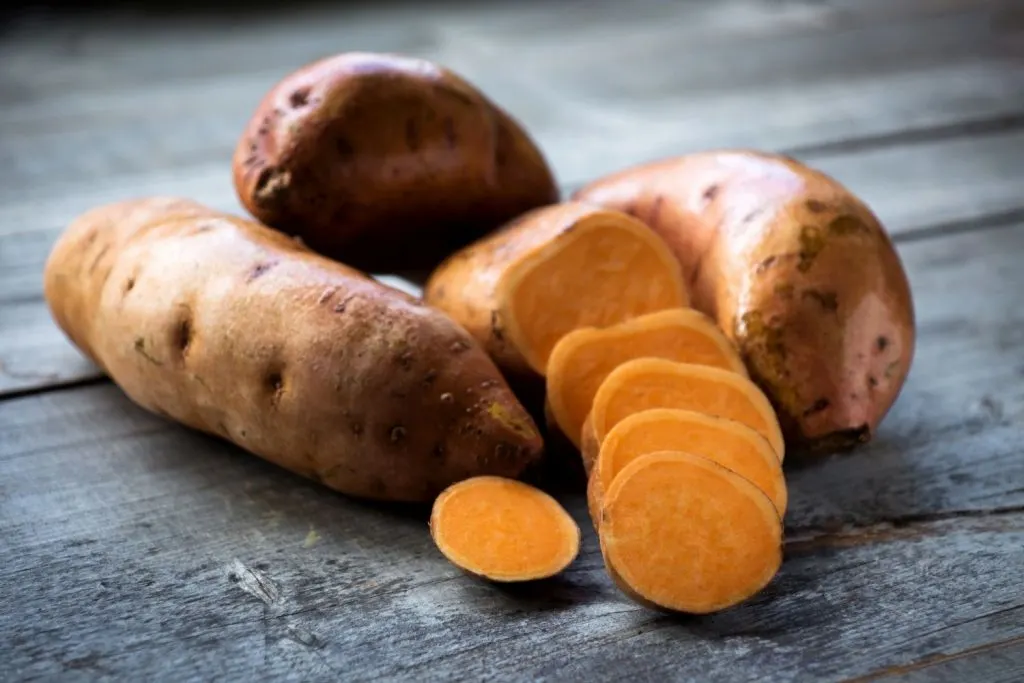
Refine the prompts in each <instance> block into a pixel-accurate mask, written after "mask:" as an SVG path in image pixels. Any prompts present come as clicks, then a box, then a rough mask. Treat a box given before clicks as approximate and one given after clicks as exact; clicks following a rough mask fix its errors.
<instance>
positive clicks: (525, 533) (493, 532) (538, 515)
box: [430, 476, 580, 581]
mask: <svg viewBox="0 0 1024 683" xmlns="http://www.w3.org/2000/svg"><path fill="white" fill-rule="evenodd" d="M430 530H431V534H432V535H433V537H434V542H435V543H436V544H437V547H438V549H440V551H441V552H442V553H443V554H444V556H445V557H446V558H448V560H449V561H451V562H452V564H454V565H456V566H458V567H460V568H462V569H464V570H466V571H468V572H470V573H472V574H476V575H478V576H483V577H485V578H488V579H491V580H492V581H531V580H534V579H542V578H546V577H549V576H553V575H555V574H557V573H558V572H560V571H562V570H563V569H565V568H566V567H567V566H568V565H569V564H570V563H571V562H572V561H573V559H575V557H576V555H577V553H579V547H580V530H579V527H578V526H576V522H574V521H573V519H572V517H570V516H569V513H567V512H566V511H565V509H564V508H562V506H561V505H559V504H558V502H557V501H556V500H555V499H554V498H552V497H551V496H549V495H548V494H546V493H544V492H543V491H541V490H539V489H536V488H534V487H532V486H529V485H527V484H524V483H522V482H518V481H514V480H511V479H504V478H502V477H490V476H484V477H473V478H471V479H466V480H464V481H461V482H458V483H456V484H453V485H452V486H450V487H448V489H446V490H445V491H444V492H443V493H442V494H441V495H440V496H438V498H437V500H436V501H434V508H433V511H432V513H431V516H430Z"/></svg>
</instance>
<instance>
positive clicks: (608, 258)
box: [424, 202, 689, 377]
mask: <svg viewBox="0 0 1024 683" xmlns="http://www.w3.org/2000/svg"><path fill="white" fill-rule="evenodd" d="M424 298H425V299H426V301H427V303H428V304H430V305H431V306H434V307H435V308H438V309H440V310H442V311H444V312H446V313H448V315H450V316H451V317H452V318H454V319H455V320H456V321H457V322H459V323H460V324H461V325H462V326H463V327H465V328H466V329H467V330H469V332H470V334H472V335H473V336H474V337H475V338H476V339H477V340H479V341H480V342H481V343H482V344H483V346H484V348H485V349H487V352H488V353H490V354H491V357H492V358H494V359H495V361H496V362H497V364H498V367H500V368H501V369H502V370H503V371H504V372H505V373H506V375H508V376H513V377H524V376H533V377H537V376H543V375H544V374H545V371H546V368H547V363H548V357H549V356H550V354H551V350H552V349H553V348H554V346H555V344H557V343H558V341H559V340H560V339H561V338H562V337H563V336H564V335H565V334H567V333H568V332H571V331H573V330H575V329H577V328H580V327H605V326H608V325H611V324H614V323H617V322H620V321H623V320H629V319H631V318H634V317H636V316H640V315H643V314H645V313H650V312H652V311H660V310H663V309H666V308H678V307H681V306H686V305H687V304H688V303H689V295H688V294H687V291H686V286H685V285H684V283H683V278H682V271H681V269H680V267H679V264H678V263H676V261H675V259H674V258H673V256H672V252H671V251H670V250H669V249H668V247H667V245H666V244H665V243H664V242H663V241H662V240H661V239H660V238H659V237H658V236H657V235H655V234H653V233H652V232H651V231H650V229H648V228H647V226H645V225H644V224H643V223H641V222H640V221H638V220H636V219H634V218H631V217H629V216H627V215H626V214H624V213H621V212H619V211H610V210H607V209H602V208H600V207H594V206H589V205H586V204H581V203H579V202H565V203H562V204H555V205H553V206H546V207H543V208H540V209H535V210H533V211H530V212H528V213H526V214H524V215H522V216H520V217H519V218H518V219H516V220H514V221H512V222H511V223H509V224H507V225H506V226H504V227H503V228H501V229H500V230H498V231H497V232H495V233H493V234H491V235H488V236H487V237H485V238H483V239H482V240H480V241H478V242H476V243H474V244H472V245H470V246H468V247H466V248H465V249H463V250H461V251H459V252H457V253H456V254H454V255H452V256H451V257H449V258H448V259H446V260H445V261H444V262H443V263H442V264H441V265H440V266H439V267H438V268H437V269H436V270H435V271H434V272H433V273H432V274H431V276H430V279H429V280H428V281H427V285H426V287H425V289H424Z"/></svg>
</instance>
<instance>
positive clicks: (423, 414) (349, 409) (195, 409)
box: [44, 198, 541, 502]
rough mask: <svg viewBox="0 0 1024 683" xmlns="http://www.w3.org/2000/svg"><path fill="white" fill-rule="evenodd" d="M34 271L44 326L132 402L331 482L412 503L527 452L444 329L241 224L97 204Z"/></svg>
mask: <svg viewBox="0 0 1024 683" xmlns="http://www.w3.org/2000/svg"><path fill="white" fill-rule="evenodd" d="M44 279H45V295H46V300H47V302H48V304H49V306H50V309H51V311H52V313H53V316H54V318H55V320H56V321H57V323H58V324H59V326H60V327H61V328H62V329H63V330H64V331H65V332H66V333H67V335H68V336H69V337H70V338H71V339H72V341H73V342H74V343H75V344H76V345H78V346H79V347H80V348H81V349H82V351H84V352H85V353H86V354H87V355H88V356H89V357H91V358H92V359H93V360H94V361H95V362H96V363H97V364H98V365H100V366H101V367H102V368H103V369H104V370H105V371H106V373H107V374H108V375H109V376H110V377H111V378H112V379H113V380H114V382H116V383H117V384H118V385H119V386H120V387H121V389H123V390H124V391H125V393H126V394H127V395H128V396H129V397H130V398H131V399H132V400H133V401H134V402H136V403H137V404H139V405H140V406H142V407H143V408H145V409H147V410H149V411H152V412H154V413H158V414H161V415H164V416H166V417H169V418H171V419H173V420H176V421H178V422H181V423H183V424H185V425H188V426H190V427H193V428H195V429H198V430H201V431H204V432H208V433H211V434H214V435H217V436H220V437H223V438H225V439H228V440H230V441H232V442H234V443H236V444H237V445H239V446H241V447H242V448H244V449H246V450H248V451H250V452H252V453H254V454H256V455H259V456H261V457H263V458H265V459H267V460H269V461H271V462H274V463H276V464H278V465H280V466H282V467H285V468H287V469H289V470H292V471H294V472H297V473H298V474H301V475H303V476H306V477H309V478H312V479H314V480H317V481H321V482H322V483H324V484H325V485H327V486H329V487H331V488H333V489H336V490H338V491H341V492H343V493H347V494H351V495H354V496H359V497H364V498H371V499H378V500H393V501H410V502H416V501H429V500H432V498H433V497H434V496H435V495H436V494H437V493H438V492H440V491H441V490H443V489H444V488H445V487H446V486H448V485H449V484H451V483H452V482H454V481H458V480H461V479H464V478H466V477H469V476H472V475H476V474H497V475H500V476H508V477H516V476H519V475H520V474H521V473H523V471H524V469H525V468H527V466H528V465H530V464H531V463H532V462H534V461H535V460H536V459H537V458H538V457H539V455H540V452H541V441H540V437H539V436H538V434H537V430H536V427H535V425H534V424H533V422H532V420H531V419H530V418H529V416H528V415H527V414H526V413H525V411H524V410H523V409H522V407H521V406H520V405H519V404H518V402H517V401H516V400H515V398H514V397H513V395H512V393H511V391H510V390H509V389H508V387H507V385H506V384H505V382H504V381H503V380H502V378H501V376H500V374H499V373H498V370H497V368H496V367H495V366H494V364H493V363H492V362H491V360H490V359H489V358H488V357H487V355H486V354H485V353H484V352H483V350H482V349H481V348H480V347H479V346H478V345H477V344H476V343H475V342H474V341H473V339H472V338H471V337H469V335H468V334H466V332H465V331H464V330H462V329H461V328H460V327H459V326H458V325H456V324H455V323H454V322H453V321H451V320H450V319H448V318H447V317H446V316H444V315H443V314H441V313H439V312H437V311H434V310H432V309H429V308H427V307H426V306H424V305H422V304H421V303H420V302H418V301H417V300H415V299H413V298H411V297H409V296H407V295H406V294H404V293H402V292H399V291H397V290H394V289H392V288H389V287H385V286H384V285H381V284H379V283H377V282H375V281H374V280H372V279H370V278H368V277H367V276H365V275H364V274H363V273H361V272H359V271H356V270H353V269H351V268H348V267H346V266H344V265H341V264H339V263H336V262H334V261H330V260H328V259H326V258H323V257H321V256H319V255H317V254H315V253H313V252H311V251H310V250H309V249H307V248H306V247H304V246H302V245H301V244H299V243H297V242H296V241H295V240H293V239H291V238H289V237H286V236H285V235H283V234H281V233H278V232H276V231H274V230H271V229H269V228H266V227H264V226H261V225H259V224H257V223H254V222H251V221H245V220H241V219H239V218H236V217H233V216H229V215H226V214H222V213H219V212H216V211H213V210H211V209H208V208H206V207H203V206H201V205H198V204H195V203H193V202H190V201H187V200H182V199H176V198H149V199H141V200H133V201H127V202H122V203H118V204H113V205H108V206H104V207H99V208H97V209H94V210H92V211H90V212H88V213H86V214H84V215H82V216H81V217H79V218H78V219H77V220H76V221H74V222H73V223H72V225H71V226H70V227H69V228H68V229H67V231H66V232H65V233H64V235H63V236H62V237H61V238H60V239H59V240H58V242H57V244H56V245H55V247H54V249H53V251H52V253H51V255H50V257H49V260H48V262H47V265H46V271H45V278H44Z"/></svg>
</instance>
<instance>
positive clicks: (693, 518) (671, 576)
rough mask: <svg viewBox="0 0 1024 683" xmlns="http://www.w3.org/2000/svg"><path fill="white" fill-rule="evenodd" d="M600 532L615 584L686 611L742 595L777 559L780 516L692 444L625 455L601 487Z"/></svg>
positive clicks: (764, 580) (759, 584)
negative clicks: (689, 449)
mask: <svg viewBox="0 0 1024 683" xmlns="http://www.w3.org/2000/svg"><path fill="white" fill-rule="evenodd" d="M598 536H599V537H600V540H601V553H602V555H603V556H604V561H605V566H606V567H607V568H608V573H609V574H610V575H611V576H612V578H613V579H614V580H615V583H616V584H618V586H619V587H620V588H621V589H622V590H623V592H625V593H626V594H627V595H629V596H630V597H632V598H633V599H635V600H637V601H638V602H640V603H642V604H645V605H648V606H652V607H658V608H662V609H666V610H672V611H678V612H687V613H691V614H707V613H710V612H716V611H719V610H723V609H726V608H728V607H731V606H733V605H737V604H739V603H741V602H743V601H744V600H747V599H748V598H750V597H752V596H753V595H755V594H757V593H758V592H759V591H760V590H761V589H763V588H764V587H765V586H766V585H768V583H769V582H770V581H771V580H772V578H773V577H774V576H775V574H776V573H777V572H778V570H779V567H780V566H781V564H782V521H781V520H780V518H779V515H778V511H777V510H776V509H775V507H774V506H773V505H772V503H771V501H770V500H769V499H768V497H767V496H766V495H765V494H764V493H763V492H762V491H761V490H760V489H758V488H757V487H756V486H754V485H753V484H752V483H750V482H749V481H747V480H746V479H744V478H743V477H741V476H740V475H738V474H736V473H735V472H733V471H732V470H729V469H727V468H725V467H722V466H721V465H719V464H718V463H715V462H712V461H711V460H708V459H707V458H702V457H700V456H699V455H693V454H690V453H679V452H672V451H668V452H658V453H648V454H646V455H643V456H641V457H639V458H637V459H636V460H634V461H633V462H631V463H629V464H628V465H626V467H625V468H623V470H622V471H621V472H619V474H618V476H617V477H616V478H615V481H614V482H612V485H611V487H610V488H609V489H608V493H607V495H606V497H605V501H604V506H603V509H602V515H601V525H600V529H599V533H598Z"/></svg>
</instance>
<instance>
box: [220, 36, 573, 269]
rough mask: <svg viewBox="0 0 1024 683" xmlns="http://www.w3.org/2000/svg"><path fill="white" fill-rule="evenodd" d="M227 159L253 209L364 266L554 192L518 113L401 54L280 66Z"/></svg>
mask: <svg viewBox="0 0 1024 683" xmlns="http://www.w3.org/2000/svg"><path fill="white" fill-rule="evenodd" d="M233 166H234V181H235V188H236V190H237V192H238V195H239V197H240V198H241V200H242V203H243V204H244V205H245V207H246V208H247V209H248V210H249V211H250V212H252V214H253V215H254V216H256V217H257V218H259V219H260V220H261V221H263V222H264V223H266V224H267V225H270V226H273V227H275V228H278V229H280V230H283V231H285V232H287V233H290V234H294V235H299V236H301V237H302V239H303V240H304V241H305V242H306V243H307V244H308V245H310V246H311V247H313V248H314V249H315V250H317V251H320V252H321V253H324V254H327V255H329V256H332V257H334V258H337V259H338V260H341V261H343V262H345V263H350V264H354V265H357V266H359V267H362V268H364V269H385V270H394V269H401V268H423V267H429V266H431V265H433V264H435V263H436V262H437V261H439V260H440V259H441V258H443V256H444V255H446V254H448V253H451V252H452V251H454V250H455V249H456V248H457V247H459V246H461V245H463V244H466V243H468V242H470V241H472V240H473V239H475V238H477V237H480V236H481V235H483V234H485V233H486V232H489V231H490V230H492V229H494V228H496V227H497V226H499V225H500V224H502V223H503V222H505V221H507V220H509V219H511V218H513V217H514V216H517V215H519V214H520V213H522V212H524V211H527V210H529V209H532V208H534V207H536V206H541V205H544V204H549V203H552V202H554V201H556V200H557V197H558V190H557V187H556V185H555V181H554V178H553V175H552V173H551V170H550V169H549V167H548V165H547V162H546V161H545V159H544V157H543V155H542V154H541V152H540V150H539V149H538V148H537V146H536V145H535V144H534V143H533V141H532V140H531V139H530V137H529V136H528V135H527V133H526V132H525V131H524V130H523V129H522V128H521V127H520V125H519V124H518V123H517V122H516V121H515V120H513V119H512V118H511V117H510V116H509V115H508V114H507V113H505V112H504V111H502V110H501V109H500V108H499V107H498V106H496V105H495V104H494V103H492V102H491V101H490V100H488V99H487V98H486V97H485V96H484V95H483V94H481V93H480V92H479V91H478V90H476V89H475V88H474V87H473V86H472V85H470V84H469V83H467V82H466V81H464V80H462V79H461V78H459V77H458V76H456V75H455V74H453V73H452V72H450V71H448V70H446V69H444V68H442V67H440V66H437V65H435V64H432V63H430V62H426V61H423V60H418V59H411V58H408V57H403V56H399V55H388V54H371V53H344V54H340V55H336V56H333V57H329V58H326V59H323V60H321V61H318V62H315V63H313V64H309V65H307V66H305V67H303V68H301V69H299V70H298V71H296V72H294V73H292V74H290V75H289V76H287V77H285V78H284V79H283V80H282V81H281V82H279V83H278V84H277V85H276V86H274V88H273V89H272V90H271V91H270V92H269V93H268V94H267V95H266V97H265V98H264V99H263V101H262V102H261V103H260V104H259V107H258V108H257V109H256V112H255V113H254V114H253V117H252V119H251V120H250V122H249V124H248V126H247V127H246V130H245V132H244V134H243V135H242V137H241V139H240V140H239V142H238V146H237V148H236V150H235V156H234V164H233Z"/></svg>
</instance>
